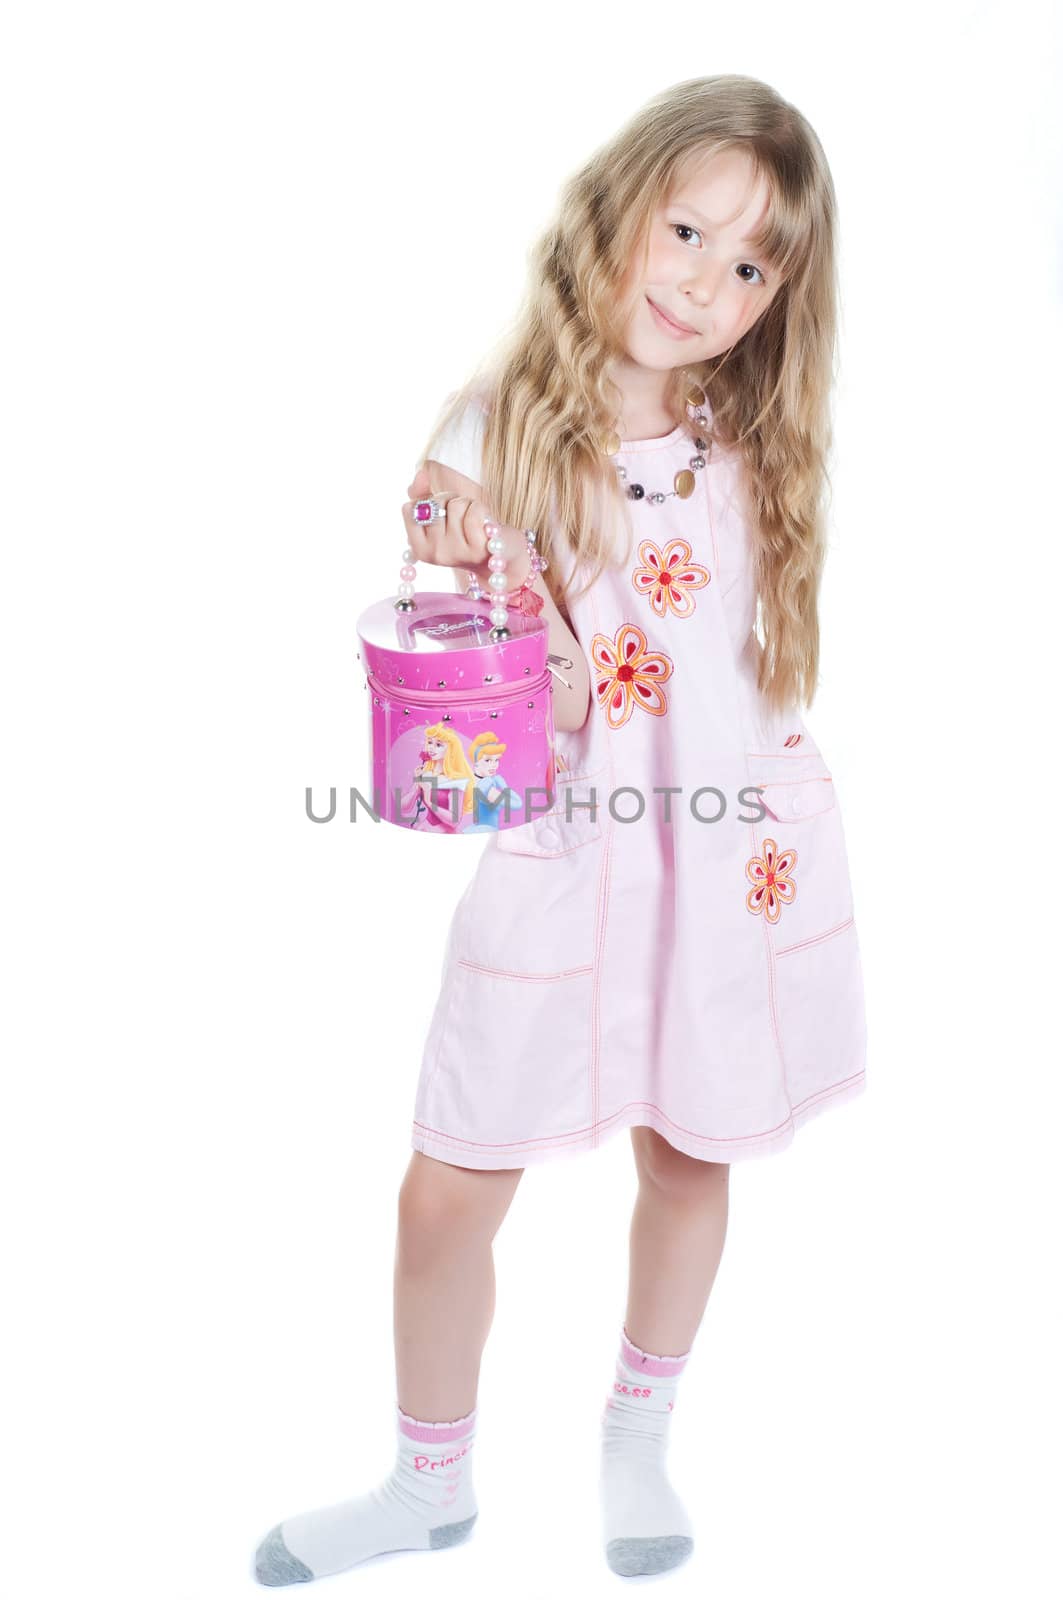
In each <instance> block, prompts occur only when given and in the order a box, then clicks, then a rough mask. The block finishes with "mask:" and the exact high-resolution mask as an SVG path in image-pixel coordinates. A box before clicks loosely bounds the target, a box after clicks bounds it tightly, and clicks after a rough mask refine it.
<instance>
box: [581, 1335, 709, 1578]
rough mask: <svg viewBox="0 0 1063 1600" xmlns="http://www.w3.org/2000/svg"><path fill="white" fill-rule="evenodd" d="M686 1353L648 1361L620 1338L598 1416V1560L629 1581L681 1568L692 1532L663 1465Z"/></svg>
mask: <svg viewBox="0 0 1063 1600" xmlns="http://www.w3.org/2000/svg"><path fill="white" fill-rule="evenodd" d="M689 1356H690V1351H689V1350H688V1351H687V1352H686V1354H685V1355H681V1356H653V1355H648V1354H647V1352H646V1351H645V1350H640V1349H639V1347H638V1345H635V1344H632V1342H631V1340H630V1339H629V1338H628V1336H627V1332H626V1330H621V1334H620V1351H619V1354H618V1355H617V1360H616V1377H615V1380H614V1382H613V1392H612V1394H611V1395H610V1396H609V1398H608V1400H607V1401H606V1403H605V1410H604V1411H603V1413H602V1435H601V1443H602V1469H601V1480H600V1490H601V1506H602V1526H603V1531H604V1535H605V1558H606V1560H607V1561H608V1563H609V1565H610V1566H611V1567H612V1569H613V1571H614V1572H618V1573H620V1574H621V1575H622V1576H623V1577H635V1576H637V1575H639V1574H641V1573H646V1572H664V1571H665V1570H666V1569H667V1568H669V1567H676V1566H678V1565H679V1563H680V1562H681V1561H685V1560H686V1559H687V1557H688V1556H689V1555H690V1553H691V1551H692V1550H693V1548H694V1529H693V1526H692V1524H691V1521H690V1518H689V1517H688V1516H687V1513H686V1510H685V1509H684V1506H683V1503H682V1501H681V1500H680V1498H679V1496H678V1495H677V1494H676V1492H675V1490H674V1489H673V1488H672V1485H671V1484H670V1483H669V1481H668V1474H667V1471H666V1469H665V1457H666V1454H667V1450H668V1430H669V1424H670V1421H671V1416H672V1409H673V1406H674V1404H675V1393H676V1389H677V1388H678V1385H679V1379H680V1377H681V1375H682V1372H683V1368H684V1367H685V1366H686V1363H687V1360H688V1359H689Z"/></svg>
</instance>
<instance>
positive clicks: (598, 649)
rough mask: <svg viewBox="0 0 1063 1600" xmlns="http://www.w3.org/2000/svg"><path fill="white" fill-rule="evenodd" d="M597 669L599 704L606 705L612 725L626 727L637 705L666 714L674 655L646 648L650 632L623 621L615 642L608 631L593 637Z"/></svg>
mask: <svg viewBox="0 0 1063 1600" xmlns="http://www.w3.org/2000/svg"><path fill="white" fill-rule="evenodd" d="M591 658H592V660H593V662H594V665H595V667H596V669H597V682H596V685H595V688H596V691H597V696H598V704H599V705H600V706H604V707H605V716H606V721H607V723H608V725H609V727H610V728H622V727H623V726H624V723H625V722H626V721H627V720H628V718H629V717H630V716H631V713H632V711H633V710H634V708H635V707H636V706H640V707H641V708H642V710H643V711H648V712H649V713H650V715H651V716H654V717H663V716H664V715H665V713H666V712H667V710H668V701H667V699H666V697H665V694H664V691H663V690H662V688H661V684H662V683H666V682H667V680H668V679H669V678H670V677H671V676H672V673H673V671H674V670H675V667H674V664H673V662H672V660H671V657H670V656H666V655H665V654H664V652H663V651H661V650H647V649H646V635H645V634H644V633H643V631H642V629H641V628H637V627H636V626H635V624H634V623H633V622H625V623H623V624H622V626H621V628H620V631H619V632H618V633H617V636H616V639H615V641H614V640H612V639H610V638H609V637H608V635H606V634H604V633H596V634H595V635H594V638H593V639H592V640H591Z"/></svg>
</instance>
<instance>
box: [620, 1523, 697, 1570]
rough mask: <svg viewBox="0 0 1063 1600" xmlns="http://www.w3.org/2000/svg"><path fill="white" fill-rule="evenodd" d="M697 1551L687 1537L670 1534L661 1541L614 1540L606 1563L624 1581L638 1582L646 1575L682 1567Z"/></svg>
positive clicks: (663, 1536)
mask: <svg viewBox="0 0 1063 1600" xmlns="http://www.w3.org/2000/svg"><path fill="white" fill-rule="evenodd" d="M693 1548H694V1541H693V1539H690V1538H688V1537H687V1535H686V1534H685V1533H669V1534H665V1535H662V1537H661V1538H659V1539H610V1541H609V1543H608V1544H607V1545H606V1547H605V1559H606V1560H607V1561H608V1563H609V1565H610V1566H611V1567H612V1569H613V1571H614V1572H619V1574H620V1576H621V1577H622V1578H637V1577H640V1576H641V1575H642V1574H643V1573H644V1572H667V1570H668V1568H669V1567H678V1565H679V1563H680V1562H681V1561H685V1560H686V1558H687V1556H688V1555H689V1554H690V1552H691V1551H692V1550H693Z"/></svg>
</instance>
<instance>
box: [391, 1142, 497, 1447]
mask: <svg viewBox="0 0 1063 1600" xmlns="http://www.w3.org/2000/svg"><path fill="white" fill-rule="evenodd" d="M523 1171H524V1169H523V1167H506V1168H502V1169H492V1170H489V1171H477V1170H474V1169H473V1168H471V1167H453V1166H450V1165H449V1164H448V1163H447V1162H444V1161H436V1160H435V1159H434V1158H433V1157H432V1156H426V1155H422V1154H421V1152H420V1151H419V1150H415V1151H414V1152H413V1157H412V1159H411V1161H410V1165H409V1167H408V1168H407V1171H406V1176H405V1178H404V1179H403V1183H402V1187H401V1189H400V1190H399V1225H398V1234H397V1239H396V1246H395V1297H394V1329H395V1370H396V1378H397V1397H398V1403H399V1405H400V1407H401V1408H402V1410H403V1411H405V1412H406V1413H407V1414H408V1415H409V1416H411V1417H418V1418H421V1419H422V1420H425V1421H433V1422H436V1421H438V1422H444V1421H449V1420H450V1419H452V1418H454V1417H463V1416H466V1415H467V1414H468V1413H469V1412H470V1411H471V1410H472V1409H473V1407H474V1406H475V1404H476V1389H477V1383H478V1380H479V1375H480V1358H481V1356H482V1354H483V1348H484V1345H485V1343H486V1342H487V1335H488V1333H489V1331H490V1328H491V1321H492V1319H493V1317H494V1311H495V1263H494V1256H493V1253H492V1248H491V1247H492V1242H493V1240H494V1237H495V1234H496V1233H497V1232H498V1230H499V1227H500V1226H501V1224H502V1219H503V1217H504V1216H505V1215H506V1212H507V1211H508V1210H509V1206H510V1202H511V1200H512V1199H513V1196H514V1194H515V1193H516V1190H517V1184H518V1183H519V1182H520V1178H521V1175H522V1173H523Z"/></svg>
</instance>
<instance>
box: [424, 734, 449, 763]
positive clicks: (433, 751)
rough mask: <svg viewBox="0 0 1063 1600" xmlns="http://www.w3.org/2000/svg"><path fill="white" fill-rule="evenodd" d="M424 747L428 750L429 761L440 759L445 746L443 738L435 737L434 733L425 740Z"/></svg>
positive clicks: (444, 751)
mask: <svg viewBox="0 0 1063 1600" xmlns="http://www.w3.org/2000/svg"><path fill="white" fill-rule="evenodd" d="M424 747H425V749H426V750H427V751H428V759H429V760H430V761H440V760H442V758H443V756H444V754H445V753H446V748H447V747H446V744H445V743H444V742H443V740H442V739H440V738H437V737H436V736H435V735H434V734H433V735H431V736H430V737H429V738H427V739H426V740H425V742H424Z"/></svg>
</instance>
